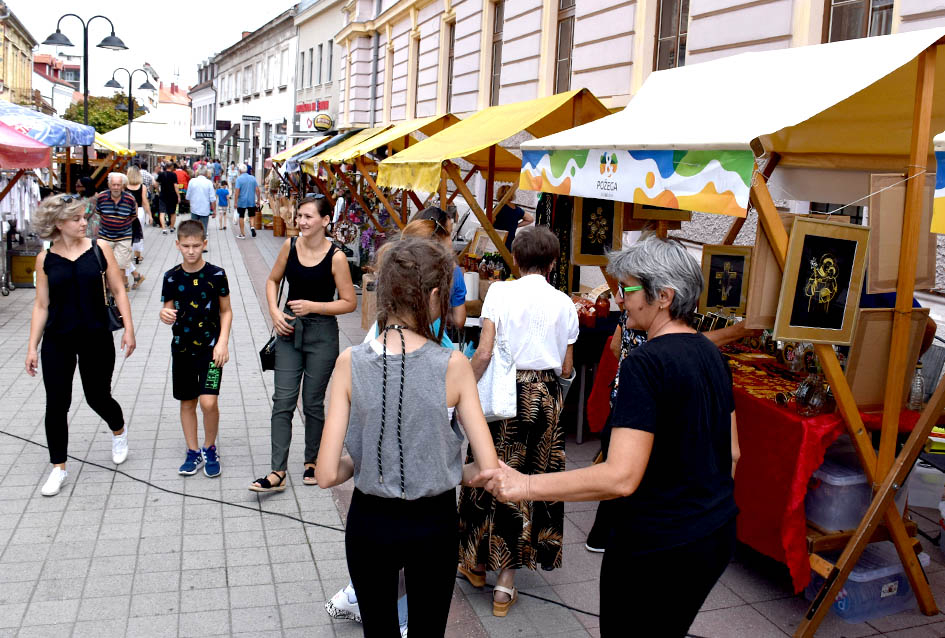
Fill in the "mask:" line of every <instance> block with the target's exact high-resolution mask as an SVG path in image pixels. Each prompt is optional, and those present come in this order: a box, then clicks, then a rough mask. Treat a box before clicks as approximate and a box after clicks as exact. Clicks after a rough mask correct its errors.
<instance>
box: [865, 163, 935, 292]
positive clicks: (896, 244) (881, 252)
mask: <svg viewBox="0 0 945 638" xmlns="http://www.w3.org/2000/svg"><path fill="white" fill-rule="evenodd" d="M904 179H905V176H904V175H901V174H899V173H895V174H891V175H883V174H880V175H876V174H874V175H870V192H871V193H873V194H872V195H870V201H869V204H870V208H869V215H870V227H872V229H873V233H872V234H871V235H870V258H869V265H868V266H867V274H866V292H868V293H871V294H872V293H879V292H895V290H896V284H897V283H898V282H899V249H900V248H901V246H902V216H903V214H904V213H905V209H906V184H905V183H904V182H903V180H904ZM925 183H926V187H925V193H924V195H923V196H922V221H921V222H920V223H919V252H918V259H917V260H916V269H915V288H916V289H917V290H924V289H928V288H934V287H935V235H933V234H932V233H931V232H929V229H930V228H931V227H932V198H933V196H934V189H935V180H932V179H926V182H925Z"/></svg>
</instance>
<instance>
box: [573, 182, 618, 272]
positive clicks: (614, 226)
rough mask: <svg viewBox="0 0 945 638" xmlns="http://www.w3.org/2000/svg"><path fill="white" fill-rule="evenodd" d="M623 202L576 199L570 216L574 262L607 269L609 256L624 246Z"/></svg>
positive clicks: (579, 264) (577, 264)
mask: <svg viewBox="0 0 945 638" xmlns="http://www.w3.org/2000/svg"><path fill="white" fill-rule="evenodd" d="M623 209H624V204H623V202H615V201H614V200H612V199H587V198H584V197H576V198H575V200H574V214H573V215H572V216H571V263H572V264H574V265H575V266H606V265H607V263H608V260H607V253H608V252H610V251H611V250H620V248H621V246H622V243H623Z"/></svg>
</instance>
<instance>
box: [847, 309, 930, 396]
mask: <svg viewBox="0 0 945 638" xmlns="http://www.w3.org/2000/svg"><path fill="white" fill-rule="evenodd" d="M894 314H895V313H894V311H893V309H892V308H863V309H861V310H860V312H859V315H860V316H859V319H858V320H857V322H856V330H855V331H854V333H853V343H852V344H851V346H850V356H849V359H848V360H847V373H846V376H847V382H848V383H849V384H850V390H852V392H853V398H854V399H856V404H857V405H858V406H860V407H861V408H866V409H867V410H872V409H882V407H883V402H884V400H885V393H886V371H887V370H888V369H889V344H890V343H891V342H892V325H893V315H894ZM928 318H929V309H928V308H913V309H912V315H911V322H910V325H909V346H908V350H907V351H906V352H907V353H908V354H907V357H906V374H905V377H904V379H903V381H904V383H903V392H902V402H903V403H905V401H906V397H908V395H909V382H910V381H911V380H912V375H913V374H915V364H916V361H918V360H919V349H920V348H921V346H922V336H923V334H924V333H925V324H926V323H927V322H928Z"/></svg>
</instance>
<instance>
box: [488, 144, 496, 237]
mask: <svg viewBox="0 0 945 638" xmlns="http://www.w3.org/2000/svg"><path fill="white" fill-rule="evenodd" d="M494 204H495V144H493V145H492V146H490V147H489V168H488V173H486V217H488V218H489V221H490V222H491V221H492V220H493V218H494V215H495V207H494Z"/></svg>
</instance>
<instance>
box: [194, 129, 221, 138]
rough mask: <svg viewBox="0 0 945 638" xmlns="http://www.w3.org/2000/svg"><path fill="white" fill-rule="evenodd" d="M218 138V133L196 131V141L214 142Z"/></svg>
mask: <svg viewBox="0 0 945 638" xmlns="http://www.w3.org/2000/svg"><path fill="white" fill-rule="evenodd" d="M215 136H216V133H214V132H213V131H195V132H194V139H195V140H212V139H213V138H214V137H215Z"/></svg>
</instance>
